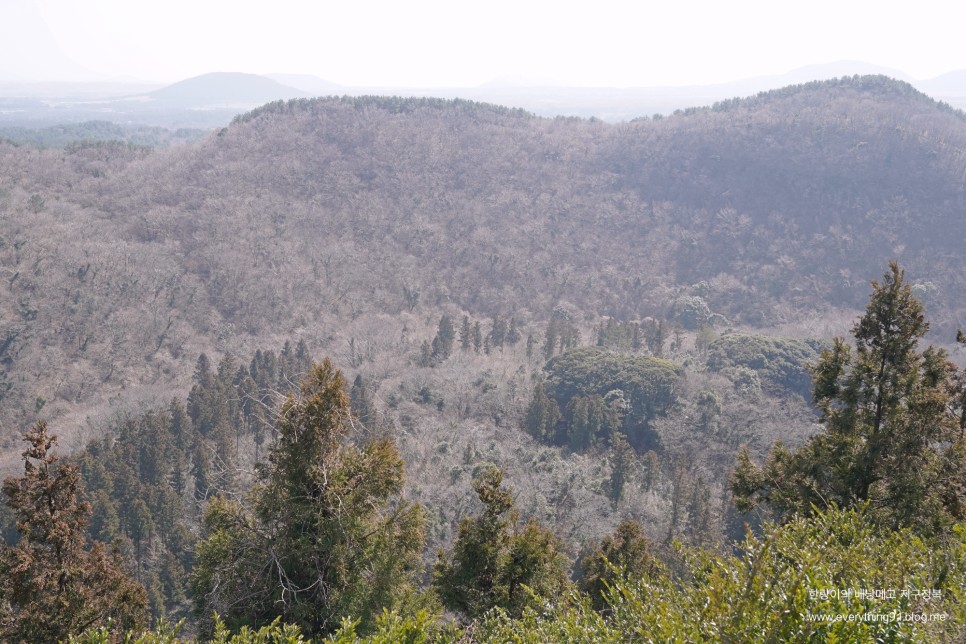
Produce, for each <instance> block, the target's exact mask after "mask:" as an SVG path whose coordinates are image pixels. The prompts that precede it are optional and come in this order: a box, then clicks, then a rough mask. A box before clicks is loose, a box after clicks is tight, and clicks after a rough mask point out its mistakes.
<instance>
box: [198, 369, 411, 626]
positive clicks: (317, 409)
mask: <svg viewBox="0 0 966 644" xmlns="http://www.w3.org/2000/svg"><path fill="white" fill-rule="evenodd" d="M345 389H346V388H345V380H344V379H343V377H342V373H341V372H339V371H337V370H336V369H335V368H333V366H332V363H331V362H330V361H329V360H328V359H326V360H325V361H323V362H322V364H320V365H317V366H315V367H314V368H313V369H312V371H311V372H310V374H309V376H308V378H307V379H306V380H305V381H304V382H303V384H302V387H301V395H299V396H295V395H291V396H290V397H289V399H288V401H287V402H286V403H285V405H284V406H283V408H282V411H281V414H280V417H279V420H278V425H277V430H278V442H277V443H276V444H275V445H274V446H273V447H272V449H271V452H270V456H269V462H268V464H267V465H266V466H264V467H262V468H260V469H259V472H258V478H259V481H258V484H257V485H256V487H255V488H254V489H253V491H252V492H251V494H250V497H249V504H248V505H247V506H246V505H242V504H240V503H237V502H234V501H229V500H226V499H215V500H213V501H212V503H211V504H210V505H209V507H208V509H207V510H206V512H205V517H204V540H203V541H202V542H201V543H200V545H199V546H198V550H197V556H196V564H195V568H194V571H193V573H192V588H193V592H194V595H195V602H196V607H197V609H198V610H199V612H201V613H202V614H203V615H205V616H207V617H210V616H211V614H212V612H214V611H217V612H218V614H219V615H221V616H222V617H223V618H224V619H225V620H226V622H227V623H229V624H230V625H235V626H237V625H241V624H251V625H258V626H260V625H265V624H269V623H271V622H272V621H273V620H274V619H275V618H276V617H281V618H282V620H283V621H285V622H289V623H293V624H297V625H298V626H300V627H301V628H302V629H303V631H304V632H306V633H308V634H310V635H321V634H326V633H330V632H332V631H334V630H335V629H336V628H337V627H338V626H339V624H340V622H341V620H342V619H343V618H345V617H355V618H362V619H363V620H371V619H375V617H376V616H378V615H379V613H380V612H381V610H382V608H392V607H395V606H398V605H399V603H400V602H401V601H403V600H405V599H406V597H408V596H409V591H410V590H411V589H412V587H413V584H412V582H413V581H414V579H413V577H414V574H415V573H416V572H417V570H418V568H419V565H420V552H421V550H422V546H423V514H422V510H421V509H420V507H419V506H416V505H411V504H409V503H406V502H405V501H402V500H401V499H400V498H399V495H400V492H401V491H402V486H403V462H402V459H401V458H400V457H399V453H398V452H397V451H396V447H395V445H394V444H393V443H392V442H391V441H390V440H389V439H385V438H383V439H376V440H371V441H369V442H367V443H366V444H364V445H362V446H361V447H360V446H357V445H355V444H353V443H351V442H350V441H349V439H350V438H351V436H350V432H351V428H352V423H351V419H350V414H351V412H350V402H349V396H348V395H347V394H346V390H345ZM366 623H368V622H366V621H364V623H363V626H364V627H365V625H366Z"/></svg>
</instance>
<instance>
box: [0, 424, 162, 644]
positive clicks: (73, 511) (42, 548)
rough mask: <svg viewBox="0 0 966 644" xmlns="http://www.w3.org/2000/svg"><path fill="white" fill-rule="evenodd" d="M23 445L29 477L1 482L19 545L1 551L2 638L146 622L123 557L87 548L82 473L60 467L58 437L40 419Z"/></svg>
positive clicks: (143, 600)
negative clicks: (81, 485)
mask: <svg viewBox="0 0 966 644" xmlns="http://www.w3.org/2000/svg"><path fill="white" fill-rule="evenodd" d="M25 440H26V441H27V442H28V443H30V447H28V448H27V450H26V451H24V453H23V459H24V475H23V476H22V477H20V478H13V477H11V478H8V479H6V480H5V481H4V483H3V493H4V495H5V496H6V504H7V506H9V507H10V508H11V509H12V510H13V512H14V514H15V516H16V519H17V530H18V531H19V533H20V540H19V541H18V542H17V544H16V545H13V546H10V545H6V546H4V548H3V550H2V552H0V598H2V601H3V604H2V607H0V635H2V639H3V641H5V642H57V641H60V640H63V639H66V638H67V636H68V635H70V634H72V633H80V632H81V631H83V630H85V629H87V628H90V627H93V626H99V625H106V624H107V623H108V622H109V621H110V622H113V623H114V624H117V625H118V626H119V627H121V628H123V629H125V630H131V629H136V628H140V627H141V626H142V624H143V622H144V620H145V617H146V609H147V596H146V593H145V591H144V588H143V587H142V586H141V585H140V584H138V583H137V582H135V581H133V580H131V579H130V578H128V576H127V575H126V574H125V572H124V571H123V568H122V565H121V562H120V558H119V555H118V554H117V553H116V552H115V553H108V552H107V550H106V548H105V547H104V544H102V543H100V542H96V541H95V542H94V544H93V546H92V547H91V548H90V549H88V548H87V547H86V537H85V533H84V527H85V523H86V517H87V515H88V514H89V513H90V505H89V504H87V503H85V502H82V501H80V500H79V498H78V496H79V494H80V484H79V482H80V474H79V473H78V471H77V468H75V467H73V466H72V465H68V464H58V461H59V459H58V457H57V456H55V455H54V454H52V453H51V448H52V447H53V446H54V445H55V444H56V442H57V441H56V437H54V436H51V435H49V434H48V433H47V425H46V423H44V422H39V423H37V425H35V426H34V427H33V429H31V431H29V432H28V433H27V434H26V436H25Z"/></svg>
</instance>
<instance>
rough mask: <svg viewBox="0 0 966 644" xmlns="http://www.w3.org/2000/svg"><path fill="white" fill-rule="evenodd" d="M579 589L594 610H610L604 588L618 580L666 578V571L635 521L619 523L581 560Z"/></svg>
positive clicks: (642, 529) (641, 528)
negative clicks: (587, 596)
mask: <svg viewBox="0 0 966 644" xmlns="http://www.w3.org/2000/svg"><path fill="white" fill-rule="evenodd" d="M579 573H580V580H579V581H578V587H579V588H580V590H581V591H583V592H585V593H587V594H588V595H589V596H590V602H591V606H593V607H594V610H596V611H606V610H608V609H609V606H608V604H607V600H606V595H607V589H608V588H610V587H613V586H614V584H615V583H616V582H618V581H627V580H634V581H638V580H644V581H651V580H653V579H656V578H657V577H659V576H666V575H667V571H666V570H665V568H664V566H663V565H662V564H661V562H660V560H659V559H658V558H657V557H656V556H655V555H654V554H653V552H652V546H651V543H650V541H648V539H647V537H646V536H644V528H643V527H642V526H641V524H640V523H638V522H637V521H632V520H629V519H628V520H626V521H622V522H621V524H620V525H619V526H617V530H615V531H614V534H613V535H608V536H606V537H604V538H603V540H601V542H600V545H599V546H598V547H597V549H596V550H594V552H593V553H591V554H589V555H587V556H586V557H584V558H583V559H581V560H580V566H579Z"/></svg>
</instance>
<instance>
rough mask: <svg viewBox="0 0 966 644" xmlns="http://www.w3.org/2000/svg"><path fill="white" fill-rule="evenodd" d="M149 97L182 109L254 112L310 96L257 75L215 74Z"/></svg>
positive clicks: (170, 86) (171, 87) (182, 83)
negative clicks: (266, 105)
mask: <svg viewBox="0 0 966 644" xmlns="http://www.w3.org/2000/svg"><path fill="white" fill-rule="evenodd" d="M147 96H148V97H150V98H151V99H153V100H156V101H161V102H164V103H167V104H169V105H173V106H179V107H194V108H203V107H210V106H242V105H247V106H249V108H251V107H255V106H257V105H262V104H264V103H270V102H272V101H277V100H285V99H290V98H300V97H305V96H308V94H307V93H306V92H303V91H302V90H299V89H295V88H294V87H288V86H286V85H282V84H281V83H279V82H277V81H274V80H272V79H270V78H266V77H264V76H259V75H257V74H242V73H237V72H215V73H211V74H203V75H201V76H195V77H193V78H188V79H186V80H183V81H180V82H178V83H174V84H173V85H168V86H167V87H162V88H161V89H157V90H155V91H153V92H150V93H149V94H148V95H147Z"/></svg>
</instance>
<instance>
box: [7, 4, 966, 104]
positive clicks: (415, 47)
mask: <svg viewBox="0 0 966 644" xmlns="http://www.w3.org/2000/svg"><path fill="white" fill-rule="evenodd" d="M964 18H966V4H964V5H959V3H956V2H950V1H949V0H943V1H942V2H938V1H933V0H920V1H919V2H918V3H916V4H915V8H913V4H912V3H910V2H908V1H905V2H901V3H899V2H892V1H891V0H878V1H876V2H867V1H865V0H834V1H830V0H811V1H809V2H802V1H799V2H783V1H781V0H767V1H760V2H759V1H745V0H730V1H725V0H685V1H682V2H676V1H674V0H660V1H650V2H648V1H646V0H620V1H617V0H595V1H594V2H588V1H581V2H576V1H574V2H571V1H569V0H553V1H544V0H540V1H530V0H486V1H478V2H465V1H461V0H444V1H436V0H385V1H384V0H375V1H366V0H338V1H330V0H314V1H313V0H299V1H295V0H271V1H268V2H265V1H262V2H257V3H247V2H244V1H243V0H232V1H231V2H229V1H227V0H190V1H188V0H165V1H164V2H160V1H157V0H154V1H147V0H0V81H10V80H16V81H28V80H44V81H48V80H144V81H156V82H171V81H176V80H180V79H183V78H187V77H190V76H196V75H199V74H203V73H207V72H213V71H240V72H251V73H259V74H262V73H298V74H312V75H315V76H319V77H321V78H323V79H326V80H329V81H332V82H336V83H340V84H343V85H348V86H365V85H369V86H372V85H376V86H397V87H406V86H410V87H418V86H423V87H433V86H474V85H478V84H481V83H484V82H487V81H489V80H492V79H495V78H501V77H518V78H523V79H537V80H546V81H554V82H557V83H559V84H569V85H582V86H612V87H634V86H654V85H687V84H703V83H712V82H723V81H728V80H735V79H740V78H746V77H751V76H759V75H768V74H780V73H784V72H787V71H790V70H792V69H795V68H797V67H802V66H805V65H809V64H815V63H827V62H832V61H837V60H858V61H862V62H867V63H873V64H876V65H882V66H885V67H891V68H895V69H898V70H901V71H904V72H906V73H908V74H909V75H910V76H912V77H913V78H917V79H926V78H932V77H934V76H938V75H940V74H943V73H945V72H949V71H953V70H958V69H966V46H964V44H963V40H962V26H963V24H964Z"/></svg>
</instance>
